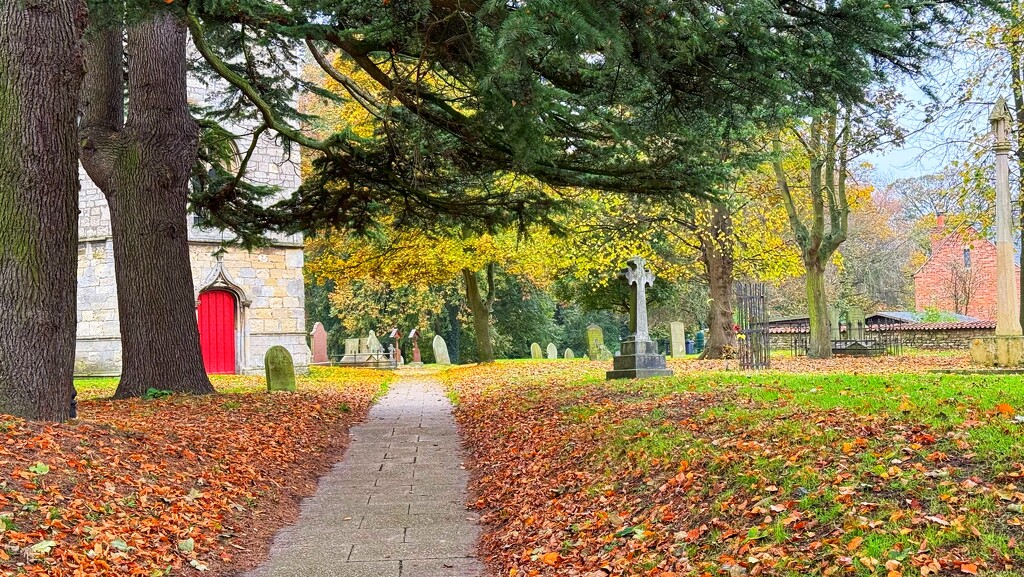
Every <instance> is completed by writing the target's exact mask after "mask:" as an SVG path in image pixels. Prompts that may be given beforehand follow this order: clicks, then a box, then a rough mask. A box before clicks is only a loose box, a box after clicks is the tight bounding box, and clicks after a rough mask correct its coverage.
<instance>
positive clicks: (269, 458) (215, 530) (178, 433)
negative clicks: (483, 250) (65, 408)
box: [0, 368, 392, 577]
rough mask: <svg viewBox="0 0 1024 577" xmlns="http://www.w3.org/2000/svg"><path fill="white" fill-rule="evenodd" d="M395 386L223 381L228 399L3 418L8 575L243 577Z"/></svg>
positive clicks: (375, 377) (0, 557)
mask: <svg viewBox="0 0 1024 577" xmlns="http://www.w3.org/2000/svg"><path fill="white" fill-rule="evenodd" d="M391 378H392V375H391V374H389V373H386V372H380V371H372V370H365V369H362V370H353V369H338V368H314V369H313V370H312V372H311V373H310V375H309V376H307V377H300V378H299V382H298V389H299V391H298V392H296V393H274V394H268V393H266V392H265V385H264V384H263V383H264V380H263V378H262V377H259V376H216V377H214V379H213V381H214V386H215V387H217V389H218V391H220V392H221V393H223V394H219V395H209V396H203V397H189V396H170V397H163V398H156V399H149V400H131V401H112V400H108V399H105V398H104V397H108V396H109V395H110V394H111V393H112V392H113V388H114V386H116V380H113V379H93V380H86V381H81V382H78V383H76V386H77V387H78V388H79V395H80V399H82V401H81V402H80V404H79V416H80V418H79V419H78V420H75V421H71V422H68V423H64V424H45V423H26V422H25V421H22V420H20V419H14V418H11V417H4V416H0V431H2V434H3V436H2V437H0V438H2V439H3V444H2V445H0V574H2V575H5V576H6V575H48V576H53V577H59V576H93V575H105V576H112V577H122V576H124V577H127V576H140V577H142V576H145V577H151V576H157V575H165V574H174V575H190V574H192V575H200V574H202V575H220V576H225V575H235V574H238V573H240V571H242V570H244V569H248V568H250V567H251V566H253V565H254V564H255V563H256V562H258V561H259V560H260V559H261V558H262V557H263V556H264V555H265V554H266V550H267V548H268V546H269V543H270V536H271V535H272V534H273V532H274V530H276V529H277V528H278V527H280V526H281V525H283V524H285V523H286V522H287V521H288V520H289V519H290V518H292V517H294V515H295V513H296V511H297V502H298V499H299V498H301V497H302V496H305V495H309V494H311V493H312V491H313V490H314V489H315V482H316V477H317V476H318V474H319V473H321V472H322V471H323V470H324V469H326V468H327V467H329V466H330V464H331V463H332V462H334V460H336V459H337V458H338V456H339V455H340V452H341V451H342V450H343V449H344V445H345V442H346V440H347V435H346V432H347V430H348V427H349V426H350V425H351V424H352V423H354V422H356V421H358V420H361V419H362V418H363V416H364V415H365V414H366V411H367V409H368V407H369V405H370V403H371V402H372V400H373V398H374V397H375V396H376V395H378V394H380V393H381V392H382V391H383V390H384V387H386V384H387V383H388V382H389V381H390V379H391Z"/></svg>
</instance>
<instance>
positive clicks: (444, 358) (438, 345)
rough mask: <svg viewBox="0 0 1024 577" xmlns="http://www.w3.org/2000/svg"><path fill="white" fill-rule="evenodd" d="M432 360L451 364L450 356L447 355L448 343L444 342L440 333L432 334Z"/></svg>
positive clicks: (440, 363) (441, 363) (442, 363)
mask: <svg viewBox="0 0 1024 577" xmlns="http://www.w3.org/2000/svg"><path fill="white" fill-rule="evenodd" d="M433 345H434V362H435V363H437V364H439V365H450V364H452V359H451V357H449V356H448V343H446V342H444V339H443V338H441V335H436V336H434V343H433Z"/></svg>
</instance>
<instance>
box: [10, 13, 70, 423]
mask: <svg viewBox="0 0 1024 577" xmlns="http://www.w3.org/2000/svg"><path fill="white" fill-rule="evenodd" d="M85 12H86V7H85V3H84V0H40V1H37V2H3V3H0V413H5V414H12V415H18V416H21V417H25V418H29V419H47V420H54V421H62V420H65V419H67V418H68V416H69V411H70V409H71V399H72V393H73V391H74V389H73V385H72V380H71V378H72V372H73V369H74V360H75V302H76V294H75V288H76V270H77V264H76V263H77V254H78V190H79V182H78V132H77V130H76V117H77V114H78V94H77V88H78V86H79V84H80V83H81V80H82V74H83V69H82V45H81V38H82V29H83V27H84V25H85V21H84V18H85Z"/></svg>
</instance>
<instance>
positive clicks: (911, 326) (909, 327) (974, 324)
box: [892, 321, 996, 331]
mask: <svg viewBox="0 0 1024 577" xmlns="http://www.w3.org/2000/svg"><path fill="white" fill-rule="evenodd" d="M994 328H996V321H969V322H953V323H906V324H902V325H894V326H893V327H892V330H896V331H969V330H978V329H994Z"/></svg>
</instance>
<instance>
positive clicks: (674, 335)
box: [668, 322, 686, 359]
mask: <svg viewBox="0 0 1024 577" xmlns="http://www.w3.org/2000/svg"><path fill="white" fill-rule="evenodd" d="M668 335H669V339H668V341H669V354H670V355H672V358H673V359H676V358H680V357H683V356H685V355H686V325H684V324H683V323H680V322H674V323H671V324H669V333H668Z"/></svg>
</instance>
